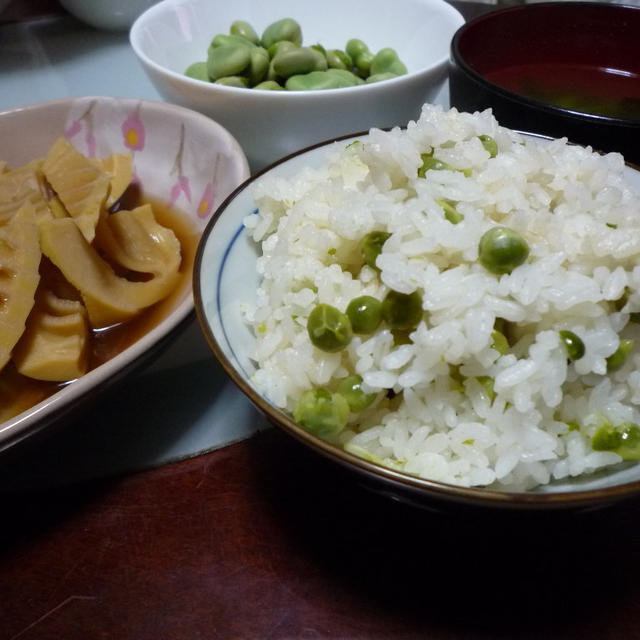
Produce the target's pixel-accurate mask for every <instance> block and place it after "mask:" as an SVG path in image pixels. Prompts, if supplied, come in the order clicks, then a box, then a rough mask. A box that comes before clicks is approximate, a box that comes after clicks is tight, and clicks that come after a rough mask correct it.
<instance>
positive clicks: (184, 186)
mask: <svg viewBox="0 0 640 640" xmlns="http://www.w3.org/2000/svg"><path fill="white" fill-rule="evenodd" d="M184 138H185V133H184V124H182V125H180V143H179V145H178V152H177V153H176V158H175V160H174V161H173V168H172V169H171V173H170V175H172V176H173V175H177V177H176V181H175V182H174V183H173V186H172V187H171V192H170V195H169V206H173V205H174V204H175V203H176V202H177V201H178V198H180V195H181V194H184V196H185V197H186V199H187V202H191V186H190V184H189V178H187V176H185V175H184V173H183V172H182V154H183V153H184Z"/></svg>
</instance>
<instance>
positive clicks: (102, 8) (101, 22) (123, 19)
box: [60, 0, 158, 31]
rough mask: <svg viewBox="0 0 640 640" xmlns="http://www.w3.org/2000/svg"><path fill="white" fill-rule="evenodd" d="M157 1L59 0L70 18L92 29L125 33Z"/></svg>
mask: <svg viewBox="0 0 640 640" xmlns="http://www.w3.org/2000/svg"><path fill="white" fill-rule="evenodd" d="M156 2H158V0H60V4H61V5H62V7H63V8H65V9H66V10H67V11H68V12H69V13H70V14H71V15H72V16H75V17H76V18H78V20H81V21H82V22H85V23H86V24H88V25H91V26H92V27H96V28H98V29H106V30H109V31H127V30H128V29H129V28H130V27H131V25H132V24H133V23H134V21H135V19H136V18H137V17H138V16H139V15H140V14H141V13H142V12H143V11H145V10H146V9H148V8H149V7H150V6H151V5H153V4H155V3H156Z"/></svg>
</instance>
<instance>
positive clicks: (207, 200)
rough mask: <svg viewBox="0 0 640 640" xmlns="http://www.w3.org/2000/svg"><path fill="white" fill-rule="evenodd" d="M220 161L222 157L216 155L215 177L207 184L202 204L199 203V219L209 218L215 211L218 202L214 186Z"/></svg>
mask: <svg viewBox="0 0 640 640" xmlns="http://www.w3.org/2000/svg"><path fill="white" fill-rule="evenodd" d="M219 160H220V156H219V155H216V160H215V162H214V164H213V175H212V177H211V181H210V182H207V184H206V186H205V188H204V191H203V192H202V197H201V198H200V202H199V203H198V209H197V213H198V217H199V218H207V217H208V216H209V215H210V214H211V211H212V210H213V205H214V204H215V200H216V193H215V189H214V185H215V182H216V174H217V171H218V161H219Z"/></svg>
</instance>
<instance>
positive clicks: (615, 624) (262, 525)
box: [0, 430, 640, 640]
mask: <svg viewBox="0 0 640 640" xmlns="http://www.w3.org/2000/svg"><path fill="white" fill-rule="evenodd" d="M0 510H1V514H2V516H1V517H2V526H1V527H0V531H1V533H0V549H1V552H0V553H1V560H0V567H1V569H0V612H1V613H2V615H0V638H2V639H3V640H14V639H15V640H17V639H18V638H19V639H20V640H48V639H50V638H51V639H56V640H57V639H64V640H74V639H83V640H92V639H94V638H95V639H102V640H104V639H107V638H108V639H114V640H124V639H129V638H131V639H136V640H138V639H139V640H146V639H149V640H152V639H153V640H164V639H167V640H179V639H183V638H184V639H185V640H195V639H199V638H206V639H211V638H214V639H215V638H223V639H226V638H269V639H278V638H365V639H367V638H376V639H377V638H429V639H433V640H441V639H442V640H444V639H447V640H448V639H454V638H455V639H457V638H514V637H520V638H542V637H547V638H549V637H550V638H576V639H578V638H580V639H582V640H584V639H591V638H593V639H596V638H597V639H599V640H602V639H608V638H610V639H622V638H625V639H626V638H638V637H640V581H639V580H638V576H639V575H640V549H639V545H638V531H639V529H640V503H639V502H628V503H625V504H621V505H618V506H614V507H612V508H609V509H606V510H600V511H594V512H583V513H575V514H565V513H554V514H542V513H496V512H469V511H468V510H466V509H465V510H459V511H456V510H453V511H451V510H450V511H448V512H444V513H437V512H431V511H427V510H418V509H416V508H412V507H408V506H406V505H403V504H399V503H396V502H392V501H391V500H388V499H385V498H383V497H381V496H379V495H377V494H376V493H374V492H372V491H371V490H370V489H369V488H367V487H364V486H362V485H361V484H360V481H359V480H358V478H356V477H355V476H352V475H350V474H349V473H347V472H345V471H342V470H340V469H337V468H336V467H335V466H333V465H332V464H331V463H329V462H328V461H325V460H324V459H320V458H318V457H316V456H314V455H312V454H311V453H310V452H308V451H306V450H304V449H302V448H301V447H300V445H298V443H297V442H294V441H292V440H290V439H289V437H288V436H286V435H285V434H283V433H281V432H280V431H276V430H271V431H266V432H263V433H261V434H259V435H258V436H255V437H254V438H251V439H250V440H246V441H244V442H242V443H240V444H235V445H232V446H230V447H227V448H224V449H221V450H218V451H216V452H214V453H210V454H207V455H203V456H200V457H197V458H193V459H190V460H187V461H183V462H179V463H176V464H171V465H167V466H164V467H162V468H159V469H156V470H151V471H146V472H142V473H138V474H135V475H131V476H129V477H121V478H114V479H110V480H102V481H95V482H90V483H84V484H82V485H81V486H71V487H66V488H59V489H51V490H38V491H22V492H10V491H5V492H3V493H2V495H1V496H0Z"/></svg>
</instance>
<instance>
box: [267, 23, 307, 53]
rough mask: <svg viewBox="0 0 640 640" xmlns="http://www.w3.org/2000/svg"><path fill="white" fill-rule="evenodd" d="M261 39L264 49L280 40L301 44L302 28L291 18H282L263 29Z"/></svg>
mask: <svg viewBox="0 0 640 640" xmlns="http://www.w3.org/2000/svg"><path fill="white" fill-rule="evenodd" d="M261 40H262V46H263V47H264V48H265V49H268V48H269V47H270V46H271V45H272V44H273V43H274V42H278V41H280V40H289V41H290V42H295V43H296V44H302V29H301V28H300V25H299V24H298V23H297V22H296V21H295V20H294V19H293V18H283V19H282V20H278V21H277V22H274V23H272V24H270V25H269V26H268V27H267V28H266V29H265V30H264V32H263V34H262V39H261Z"/></svg>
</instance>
